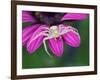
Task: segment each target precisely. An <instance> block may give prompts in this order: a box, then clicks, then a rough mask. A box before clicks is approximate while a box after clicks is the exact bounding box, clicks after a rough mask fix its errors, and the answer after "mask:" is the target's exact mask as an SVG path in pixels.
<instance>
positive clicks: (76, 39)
mask: <svg viewBox="0 0 100 80" xmlns="http://www.w3.org/2000/svg"><path fill="white" fill-rule="evenodd" d="M62 37H63V39H64V41H65V43H66V44H68V45H70V46H72V47H79V46H80V35H79V34H78V33H77V32H74V31H70V32H68V33H66V34H64V35H63V36H62Z"/></svg>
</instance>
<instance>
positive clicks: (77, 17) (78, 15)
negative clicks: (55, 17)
mask: <svg viewBox="0 0 100 80" xmlns="http://www.w3.org/2000/svg"><path fill="white" fill-rule="evenodd" d="M87 16H88V15H87V14H82V13H68V14H65V15H64V16H63V17H62V19H61V21H63V20H84V19H86V18H87Z"/></svg>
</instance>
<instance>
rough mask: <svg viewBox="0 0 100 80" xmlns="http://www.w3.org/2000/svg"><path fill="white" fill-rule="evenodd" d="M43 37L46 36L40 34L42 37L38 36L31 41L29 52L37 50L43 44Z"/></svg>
mask: <svg viewBox="0 0 100 80" xmlns="http://www.w3.org/2000/svg"><path fill="white" fill-rule="evenodd" d="M43 38H44V36H40V37H38V38H37V39H35V40H34V41H32V42H31V43H30V45H29V46H27V50H28V52H29V53H33V52H35V51H36V50H37V49H38V48H39V47H40V46H41V44H42V41H43ZM28 44H29V42H28ZM28 44H27V45H28Z"/></svg>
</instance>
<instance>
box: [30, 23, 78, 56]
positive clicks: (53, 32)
mask: <svg viewBox="0 0 100 80" xmlns="http://www.w3.org/2000/svg"><path fill="white" fill-rule="evenodd" d="M42 29H43V31H41V32H40V33H39V34H36V35H35V37H34V38H32V40H31V41H30V43H31V42H32V41H34V40H35V39H37V38H38V37H40V36H45V38H44V39H43V45H44V49H45V51H46V53H47V54H48V55H49V56H50V57H51V55H50V53H49V51H48V49H47V45H46V40H48V39H52V38H55V39H56V38H57V37H61V36H62V35H64V34H66V33H68V32H70V31H73V32H74V33H75V34H77V35H79V34H78V33H77V32H78V30H77V29H76V28H73V27H71V26H67V27H64V26H63V25H58V26H51V27H50V28H48V27H43V28H42ZM30 43H29V45H30ZM29 45H28V46H29Z"/></svg>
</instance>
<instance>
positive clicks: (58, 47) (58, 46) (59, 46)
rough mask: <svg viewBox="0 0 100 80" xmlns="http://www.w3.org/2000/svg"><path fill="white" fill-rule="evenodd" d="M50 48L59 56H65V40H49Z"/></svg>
mask: <svg viewBox="0 0 100 80" xmlns="http://www.w3.org/2000/svg"><path fill="white" fill-rule="evenodd" d="M49 47H50V49H51V51H52V52H53V53H54V54H55V55H56V56H57V57H61V56H62V54H63V40H62V38H61V37H60V38H56V39H55V38H52V39H49Z"/></svg>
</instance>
